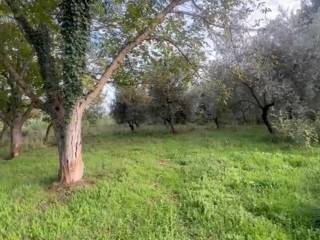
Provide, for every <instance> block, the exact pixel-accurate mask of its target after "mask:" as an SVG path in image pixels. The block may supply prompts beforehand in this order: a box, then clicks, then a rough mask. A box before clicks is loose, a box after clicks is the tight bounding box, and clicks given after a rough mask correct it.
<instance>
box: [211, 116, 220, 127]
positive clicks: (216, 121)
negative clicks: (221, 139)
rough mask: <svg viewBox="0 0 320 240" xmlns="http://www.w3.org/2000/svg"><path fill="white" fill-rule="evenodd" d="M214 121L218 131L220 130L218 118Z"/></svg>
mask: <svg viewBox="0 0 320 240" xmlns="http://www.w3.org/2000/svg"><path fill="white" fill-rule="evenodd" d="M213 120H214V123H215V124H216V126H217V129H220V122H219V119H218V118H217V117H216V118H214V119H213Z"/></svg>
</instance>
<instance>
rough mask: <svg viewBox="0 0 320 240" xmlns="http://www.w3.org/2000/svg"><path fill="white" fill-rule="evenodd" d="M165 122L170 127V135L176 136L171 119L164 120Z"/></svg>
mask: <svg viewBox="0 0 320 240" xmlns="http://www.w3.org/2000/svg"><path fill="white" fill-rule="evenodd" d="M166 120H167V123H168V124H169V126H170V130H171V133H172V134H176V129H175V128H174V125H173V121H172V119H166Z"/></svg>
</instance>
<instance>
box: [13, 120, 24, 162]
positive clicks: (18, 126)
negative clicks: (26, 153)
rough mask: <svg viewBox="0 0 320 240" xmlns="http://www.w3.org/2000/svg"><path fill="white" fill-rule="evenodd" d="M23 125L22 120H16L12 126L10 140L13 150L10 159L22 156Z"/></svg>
mask: <svg viewBox="0 0 320 240" xmlns="http://www.w3.org/2000/svg"><path fill="white" fill-rule="evenodd" d="M22 125H23V122H22V120H21V119H20V118H18V119H15V120H14V121H13V123H12V125H11V126H10V138H11V149H10V157H11V158H15V157H18V156H19V155H20V154H21V150H22V142H23V137H22Z"/></svg>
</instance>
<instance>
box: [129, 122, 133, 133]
mask: <svg viewBox="0 0 320 240" xmlns="http://www.w3.org/2000/svg"><path fill="white" fill-rule="evenodd" d="M128 125H129V127H130V129H131V132H134V125H133V123H132V122H131V121H128Z"/></svg>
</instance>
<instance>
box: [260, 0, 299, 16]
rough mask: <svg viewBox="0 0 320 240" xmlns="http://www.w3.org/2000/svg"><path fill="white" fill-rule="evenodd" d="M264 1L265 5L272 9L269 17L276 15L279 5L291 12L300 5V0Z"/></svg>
mask: <svg viewBox="0 0 320 240" xmlns="http://www.w3.org/2000/svg"><path fill="white" fill-rule="evenodd" d="M265 2H266V5H267V6H268V7H269V8H271V10H272V13H270V17H271V18H273V17H275V16H276V15H277V13H278V9H279V6H281V7H282V8H284V9H285V10H287V11H288V12H291V11H296V10H297V9H299V8H300V5H301V0H265Z"/></svg>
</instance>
